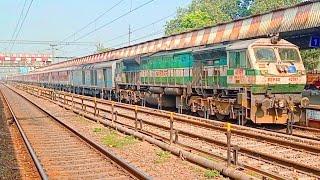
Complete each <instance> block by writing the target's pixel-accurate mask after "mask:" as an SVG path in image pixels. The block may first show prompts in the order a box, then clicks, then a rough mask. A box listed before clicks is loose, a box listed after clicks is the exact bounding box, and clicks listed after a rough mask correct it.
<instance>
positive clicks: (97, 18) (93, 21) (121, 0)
mask: <svg viewBox="0 0 320 180" xmlns="http://www.w3.org/2000/svg"><path fill="white" fill-rule="evenodd" d="M123 1H125V0H120V1H118V2H117V3H116V4H114V5H113V6H112V7H110V8H109V9H107V10H106V11H104V12H103V13H101V14H100V15H99V16H98V17H96V18H95V19H93V20H92V21H90V22H89V23H88V24H86V25H85V26H83V27H82V28H80V29H78V30H77V31H76V32H74V33H72V34H70V35H69V36H67V37H66V38H64V39H63V40H62V41H61V42H63V41H65V40H67V39H69V38H71V37H73V36H75V35H76V34H78V33H79V32H81V31H83V30H84V29H86V28H87V27H89V26H90V25H92V24H93V23H95V22H97V21H98V20H99V19H100V18H102V17H103V16H104V15H106V14H107V13H108V12H110V11H111V10H112V9H114V8H115V7H117V6H119V5H120V4H121V3H122V2H123Z"/></svg>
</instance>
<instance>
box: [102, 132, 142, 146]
mask: <svg viewBox="0 0 320 180" xmlns="http://www.w3.org/2000/svg"><path fill="white" fill-rule="evenodd" d="M136 142H137V139H136V138H135V137H133V136H125V137H122V136H120V135H118V134H117V132H115V131H111V132H110V133H109V134H108V135H106V136H104V137H103V138H102V143H103V144H105V145H107V146H109V147H115V148H122V147H124V146H127V145H131V144H134V143H136Z"/></svg>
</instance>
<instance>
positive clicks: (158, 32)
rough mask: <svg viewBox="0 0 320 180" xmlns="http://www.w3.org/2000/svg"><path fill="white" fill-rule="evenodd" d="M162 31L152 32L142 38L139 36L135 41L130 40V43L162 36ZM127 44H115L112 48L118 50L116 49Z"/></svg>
mask: <svg viewBox="0 0 320 180" xmlns="http://www.w3.org/2000/svg"><path fill="white" fill-rule="evenodd" d="M163 32H164V31H163V30H159V31H156V32H153V33H150V34H147V35H144V36H141V37H138V38H136V39H133V40H131V42H137V41H139V40H141V39H144V38H147V37H152V36H155V35H159V34H162V33H163ZM125 44H127V42H122V43H120V44H117V45H115V46H113V47H114V48H118V47H121V46H123V45H125Z"/></svg>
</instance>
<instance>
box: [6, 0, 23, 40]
mask: <svg viewBox="0 0 320 180" xmlns="http://www.w3.org/2000/svg"><path fill="white" fill-rule="evenodd" d="M26 4H27V0H24V3H23V7H22V9H21V11H20V15H19V19H18V22H17V24H16V26H15V28H14V30H13V33H12V36H11V40H13V38H14V36H15V34H16V32H17V29H18V26H19V24H20V21H21V18H22V15H23V12H24V8H25V7H26ZM9 46H10V44H9Z"/></svg>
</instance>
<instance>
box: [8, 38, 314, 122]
mask: <svg viewBox="0 0 320 180" xmlns="http://www.w3.org/2000/svg"><path fill="white" fill-rule="evenodd" d="M11 80H14V81H18V82H24V83H32V84H37V85H40V86H43V87H48V88H55V89H59V90H65V91H70V92H74V93H78V94H85V95H91V96H97V97H101V98H105V99H113V100H118V101H122V102H127V103H132V104H139V103H141V104H150V105H155V106H158V107H159V108H161V107H171V108H176V109H177V110H178V111H179V112H184V111H189V112H190V111H191V112H195V113H198V114H199V115H201V116H203V117H206V118H214V117H216V118H218V119H238V120H239V122H241V123H245V122H246V121H247V120H250V121H252V122H254V123H258V124H262V123H272V124H284V123H287V121H288V120H290V121H293V122H297V121H299V120H300V119H301V116H302V114H303V113H302V112H303V109H304V108H305V107H306V106H308V103H309V100H308V98H305V97H302V95H301V92H302V91H303V89H304V86H305V84H306V71H305V68H304V66H303V62H302V59H301V56H300V53H299V49H298V47H297V46H295V45H294V44H291V43H289V42H288V41H286V40H283V39H277V38H258V39H251V40H241V41H235V42H230V43H223V44H219V45H212V46H204V47H202V46H199V47H194V48H186V49H180V50H170V51H161V52H157V53H154V54H143V55H139V56H134V57H128V58H121V59H114V60H108V61H101V62H96V63H90V64H82V65H76V66H74V65H73V66H68V67H63V68H56V69H50V70H42V69H38V70H36V71H34V72H31V73H29V74H26V75H17V76H13V77H11Z"/></svg>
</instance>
